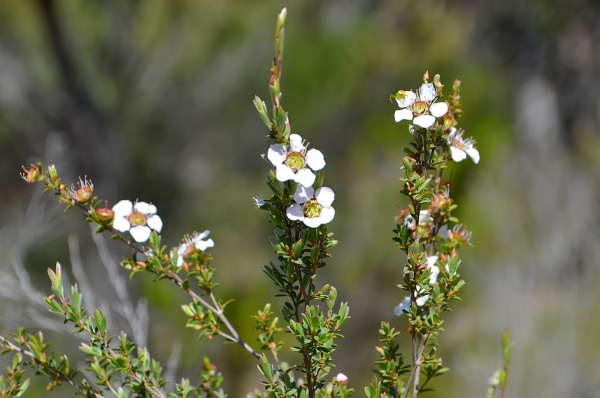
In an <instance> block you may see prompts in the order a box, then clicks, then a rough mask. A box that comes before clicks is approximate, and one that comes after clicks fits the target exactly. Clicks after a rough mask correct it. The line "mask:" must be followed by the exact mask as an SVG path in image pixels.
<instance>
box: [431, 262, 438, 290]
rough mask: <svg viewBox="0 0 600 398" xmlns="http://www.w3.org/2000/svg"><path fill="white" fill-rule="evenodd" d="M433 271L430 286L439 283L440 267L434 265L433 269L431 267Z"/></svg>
mask: <svg viewBox="0 0 600 398" xmlns="http://www.w3.org/2000/svg"><path fill="white" fill-rule="evenodd" d="M429 270H430V271H431V276H430V277H429V284H430V285H435V284H436V283H437V278H438V275H439V274H440V267H438V266H436V265H434V266H433V267H429Z"/></svg>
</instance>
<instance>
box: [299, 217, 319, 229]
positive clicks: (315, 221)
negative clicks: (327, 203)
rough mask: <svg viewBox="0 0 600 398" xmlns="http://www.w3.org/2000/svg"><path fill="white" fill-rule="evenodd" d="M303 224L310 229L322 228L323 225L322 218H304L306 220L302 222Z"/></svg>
mask: <svg viewBox="0 0 600 398" xmlns="http://www.w3.org/2000/svg"><path fill="white" fill-rule="evenodd" d="M302 222H303V223H304V225H306V226H307V227H310V228H318V227H320V226H321V224H323V222H322V220H321V216H319V217H313V218H308V217H304V220H302Z"/></svg>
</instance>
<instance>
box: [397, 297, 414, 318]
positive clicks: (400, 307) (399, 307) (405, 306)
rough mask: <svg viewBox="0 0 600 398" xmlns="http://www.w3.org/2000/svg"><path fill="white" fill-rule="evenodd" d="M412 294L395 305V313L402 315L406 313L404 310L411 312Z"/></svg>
mask: <svg viewBox="0 0 600 398" xmlns="http://www.w3.org/2000/svg"><path fill="white" fill-rule="evenodd" d="M410 304H411V301H410V296H406V297H404V300H402V302H401V303H400V304H398V305H397V306H395V307H394V315H396V316H400V315H402V314H404V312H405V311H406V312H410Z"/></svg>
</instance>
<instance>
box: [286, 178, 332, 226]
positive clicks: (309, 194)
mask: <svg viewBox="0 0 600 398" xmlns="http://www.w3.org/2000/svg"><path fill="white" fill-rule="evenodd" d="M334 198H335V195H334V193H333V191H332V190H331V188H327V187H321V188H319V189H317V190H316V191H315V190H314V188H313V187H303V186H302V185H298V188H297V189H296V193H294V200H295V201H296V203H294V204H293V205H291V206H290V207H288V208H287V209H286V211H285V214H286V215H287V217H288V218H289V219H290V220H292V221H302V222H303V223H304V224H305V225H306V226H307V227H311V228H317V227H318V226H320V225H321V224H327V223H328V222H330V221H331V220H333V217H334V216H335V210H334V209H333V207H331V204H332V203H333V199H334Z"/></svg>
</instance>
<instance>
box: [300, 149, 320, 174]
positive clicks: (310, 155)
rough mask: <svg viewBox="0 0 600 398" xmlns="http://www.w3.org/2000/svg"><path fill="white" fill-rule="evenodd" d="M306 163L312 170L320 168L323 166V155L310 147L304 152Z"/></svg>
mask: <svg viewBox="0 0 600 398" xmlns="http://www.w3.org/2000/svg"><path fill="white" fill-rule="evenodd" d="M305 158H306V164H308V167H310V168H311V169H313V170H321V169H322V168H323V167H325V157H324V156H323V153H321V151H319V150H318V149H314V148H313V149H311V150H309V151H308V152H306V157H305Z"/></svg>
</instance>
